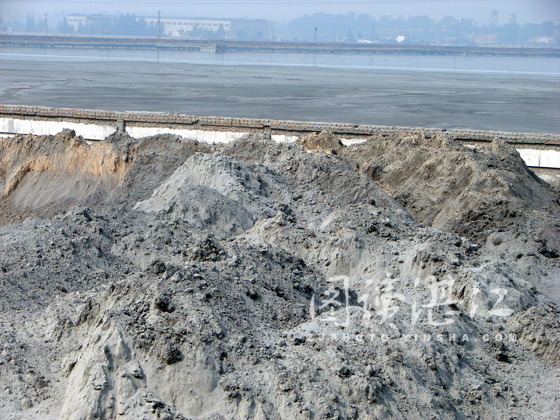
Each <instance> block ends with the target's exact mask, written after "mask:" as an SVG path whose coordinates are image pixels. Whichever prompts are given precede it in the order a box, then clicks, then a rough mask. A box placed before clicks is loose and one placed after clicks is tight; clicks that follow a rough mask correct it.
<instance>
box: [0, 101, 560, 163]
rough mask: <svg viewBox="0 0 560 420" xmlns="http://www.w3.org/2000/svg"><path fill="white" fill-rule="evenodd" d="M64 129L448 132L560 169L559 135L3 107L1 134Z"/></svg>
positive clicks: (216, 135)
mask: <svg viewBox="0 0 560 420" xmlns="http://www.w3.org/2000/svg"><path fill="white" fill-rule="evenodd" d="M65 128H69V129H72V130H75V131H76V133H77V134H78V135H81V136H83V137H84V138H86V139H90V140H102V139H104V138H105V137H107V136H108V135H109V134H111V133H112V132H114V131H115V130H116V129H117V128H119V129H121V130H122V129H126V131H127V132H128V133H129V134H130V135H131V136H133V137H145V136H150V135H155V134H162V133H171V134H177V135H180V136H183V137H188V138H194V139H197V140H200V141H205V142H209V143H217V142H220V143H223V142H230V141H233V140H235V139H237V138H239V137H242V136H243V135H245V134H247V133H252V132H266V133H269V134H270V135H271V136H272V138H273V140H275V141H279V142H283V141H295V140H296V139H297V137H298V136H299V135H301V134H304V133H310V132H320V131H323V130H329V131H332V132H333V133H335V134H338V135H340V136H341V137H342V138H343V139H344V140H343V142H344V143H345V144H352V143H356V142H360V141H363V140H364V139H366V138H367V137H369V136H372V135H390V134H392V133H399V132H405V133H410V134H420V133H425V134H440V133H446V134H447V135H449V136H450V137H451V138H453V139H456V140H458V141H462V142H465V143H469V144H473V143H474V144H476V143H479V142H490V141H493V140H503V141H506V142H508V143H511V144H513V145H515V147H516V148H517V149H518V150H519V152H520V154H521V156H522V157H523V159H525V161H526V162H527V164H528V165H529V166H531V167H538V168H552V169H560V134H556V133H548V134H547V133H544V134H541V133H516V132H502V131H486V130H468V129H460V130H442V129H435V128H423V127H395V126H378V125H355V124H344V123H321V122H304V121H282V120H267V119H247V118H226V117H198V116H194V115H184V114H172V113H158V112H117V111H103V110H86V109H67V108H45V107H29V106H19V105H0V133H4V134H56V133H58V132H60V131H62V130H63V129H65Z"/></svg>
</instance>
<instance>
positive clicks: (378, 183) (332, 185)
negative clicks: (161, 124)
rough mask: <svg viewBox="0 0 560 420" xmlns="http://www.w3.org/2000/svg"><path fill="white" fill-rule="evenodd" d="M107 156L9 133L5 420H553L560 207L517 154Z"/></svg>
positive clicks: (392, 148)
mask: <svg viewBox="0 0 560 420" xmlns="http://www.w3.org/2000/svg"><path fill="white" fill-rule="evenodd" d="M108 140H109V141H107V142H101V143H95V144H87V143H85V142H83V141H82V140H81V139H80V138H76V137H75V135H73V133H72V132H65V133H63V134H60V135H57V136H50V137H49V136H42V137H36V136H19V137H15V138H11V139H0V191H1V192H2V199H1V200H0V210H1V212H0V287H1V289H0V290H1V292H2V293H1V294H0V327H1V329H0V378H1V381H0V383H1V386H0V418H2V419H10V420H11V419H18V420H19V419H51V418H62V419H72V420H73V419H79V420H81V419H121V418H122V419H134V420H136V419H167V420H172V419H179V420H181V419H192V420H223V419H227V420H230V419H231V420H238V419H259V420H264V419H271V420H276V419H278V420H280V419H282V420H283V419H298V420H299V419H367V420H374V419H414V420H415V419H438V420H439V419H481V420H485V419H489V418H493V419H543V418H550V419H552V418H560V399H559V398H560V397H559V394H558V389H559V388H560V370H559V368H560V365H559V360H560V357H559V356H560V341H559V338H560V323H559V316H560V311H559V309H558V304H559V302H560V296H558V295H557V294H554V293H553V291H557V290H558V288H559V284H560V266H559V259H560V258H559V257H560V224H559V220H560V202H559V197H558V191H554V190H553V189H552V188H551V187H550V186H549V185H547V184H546V183H544V182H543V181H541V180H540V179H538V178H537V177H536V176H535V175H534V174H533V173H532V172H531V171H530V170H529V169H527V167H526V166H525V165H524V163H523V161H522V160H521V158H520V157H519V155H518V154H517V152H516V151H515V150H514V149H513V148H511V147H509V146H507V145H505V144H500V143H494V144H492V145H490V146H489V147H487V148H481V149H471V148H467V147H463V146H460V145H457V144H453V143H452V142H449V141H448V140H447V139H446V138H445V137H443V136H438V137H435V138H432V137H424V136H404V135H395V136H393V137H390V138H383V137H380V138H371V139H370V140H369V141H368V142H367V143H365V144H363V145H359V146H352V147H343V146H342V145H341V144H340V142H339V140H338V139H337V138H335V137H334V136H332V135H331V134H329V133H324V134H322V135H319V136H315V135H312V136H308V137H305V138H303V139H301V141H300V142H299V143H298V144H275V143H273V142H272V141H270V140H269V139H266V138H264V137H258V136H253V137H251V136H249V137H246V138H244V139H241V140H238V141H236V142H234V143H232V144H228V145H221V146H210V145H207V144H202V143H198V142H195V141H191V140H187V139H182V138H179V137H175V136H158V137H152V138H146V139H140V140H135V139H131V138H129V137H127V136H125V135H121V134H119V135H115V136H112V137H111V138H109V139H108ZM340 275H342V276H347V277H348V280H347V282H345V281H344V279H338V280H335V279H333V276H340ZM504 291H505V292H504ZM501 298H504V299H503V300H502V299H501ZM331 317H334V321H336V323H335V322H333V320H332V319H330V318H331ZM443 324H445V325H443ZM438 334H439V336H438ZM333 335H334V337H333ZM511 336H513V337H514V338H515V339H512V338H511ZM324 337H326V338H324ZM415 337H417V338H416V339H415ZM426 337H428V338H429V340H428V339H427V338H426ZM438 337H439V338H438ZM452 337H455V338H454V339H452ZM485 337H486V338H487V339H485ZM498 337H501V339H500V338H498Z"/></svg>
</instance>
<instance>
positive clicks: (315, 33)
mask: <svg viewBox="0 0 560 420" xmlns="http://www.w3.org/2000/svg"><path fill="white" fill-rule="evenodd" d="M315 42H317V27H316V26H315Z"/></svg>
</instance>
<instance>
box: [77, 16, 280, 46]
mask: <svg viewBox="0 0 560 420" xmlns="http://www.w3.org/2000/svg"><path fill="white" fill-rule="evenodd" d="M127 19H129V20H130V19H133V20H134V22H137V23H138V22H140V23H142V24H144V25H146V27H147V28H150V29H151V31H150V34H153V33H157V34H158V35H160V36H162V37H169V38H186V39H218V40H219V39H228V40H253V41H269V40H270V39H271V36H272V34H271V23H270V21H268V20H264V19H198V18H197V19H191V18H169V17H136V16H134V17H131V16H130V15H127ZM122 20H123V16H106V15H68V16H66V22H67V25H68V26H69V27H70V28H72V29H73V30H74V32H76V33H81V32H83V31H85V29H84V28H88V30H87V32H88V33H91V32H95V33H99V34H104V35H111V28H113V27H114V26H115V25H117V24H119V22H122Z"/></svg>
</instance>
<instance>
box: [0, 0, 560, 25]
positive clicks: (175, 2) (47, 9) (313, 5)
mask: <svg viewBox="0 0 560 420" xmlns="http://www.w3.org/2000/svg"><path fill="white" fill-rule="evenodd" d="M492 9H496V10H498V11H499V17H498V22H499V23H505V22H507V20H508V18H509V16H510V15H511V13H515V14H517V20H518V22H520V23H525V22H536V23H541V22H544V21H553V22H555V23H560V0H370V1H360V0H347V1H345V0H307V1H305V0H304V1H297V0H239V1H233V0H206V1H193V0H168V1H165V0H164V1H153V0H137V1H133V0H119V1H115V0H95V1H92V0H0V14H1V15H2V16H3V17H4V18H5V19H9V20H10V19H14V18H15V17H18V18H19V19H21V18H22V17H23V18H25V16H26V15H27V14H30V13H31V14H35V15H42V14H44V13H49V14H51V15H52V16H53V17H54V16H62V15H64V14H71V13H105V14H120V13H126V12H130V13H135V14H138V15H156V14H157V11H158V10H161V13H162V15H163V16H184V17H250V18H257V17H260V18H265V19H271V20H275V21H288V20H291V19H293V18H295V17H298V16H300V15H303V14H305V13H308V14H311V13H317V12H326V13H348V12H350V11H353V12H356V13H362V12H364V13H367V14H370V15H372V16H376V17H380V16H383V15H390V16H394V17H396V16H399V15H402V16H404V17H407V16H411V15H428V16H430V17H432V18H434V19H441V18H443V17H445V16H450V15H451V16H455V17H467V18H473V19H475V20H476V21H477V22H478V23H481V24H484V23H488V21H489V19H490V11H491V10H492Z"/></svg>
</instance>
